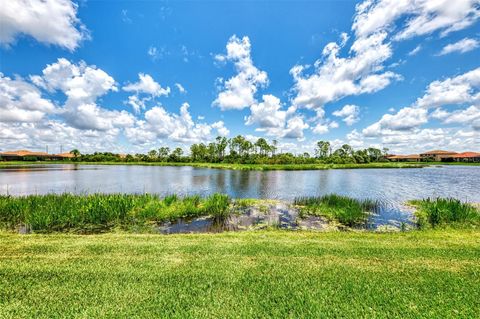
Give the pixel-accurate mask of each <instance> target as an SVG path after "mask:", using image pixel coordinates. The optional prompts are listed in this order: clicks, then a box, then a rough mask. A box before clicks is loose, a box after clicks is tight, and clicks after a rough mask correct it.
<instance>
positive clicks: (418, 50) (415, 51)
mask: <svg viewBox="0 0 480 319" xmlns="http://www.w3.org/2000/svg"><path fill="white" fill-rule="evenodd" d="M421 50H422V45H421V44H419V45H417V46H416V47H415V48H414V49H413V50H412V51H410V52H408V53H407V54H408V56H414V55H417V54H418V52H420V51H421Z"/></svg>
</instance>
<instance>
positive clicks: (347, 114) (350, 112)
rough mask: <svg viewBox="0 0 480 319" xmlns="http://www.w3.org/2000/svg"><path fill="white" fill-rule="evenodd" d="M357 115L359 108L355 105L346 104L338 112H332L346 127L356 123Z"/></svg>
mask: <svg viewBox="0 0 480 319" xmlns="http://www.w3.org/2000/svg"><path fill="white" fill-rule="evenodd" d="M359 114H360V108H359V107H358V106H357V105H353V104H347V105H345V106H344V107H343V108H341V109H340V110H337V111H335V112H333V115H334V116H338V117H342V118H343V119H342V121H344V122H345V123H346V124H347V125H348V126H350V125H353V124H354V123H356V122H358V120H359V117H358V115H359Z"/></svg>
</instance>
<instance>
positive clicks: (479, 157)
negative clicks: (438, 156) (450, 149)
mask: <svg viewBox="0 0 480 319" xmlns="http://www.w3.org/2000/svg"><path fill="white" fill-rule="evenodd" d="M452 160H454V161H455V162H480V153H475V152H463V153H458V154H455V155H452Z"/></svg>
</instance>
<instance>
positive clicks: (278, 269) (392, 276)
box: [0, 230, 480, 318]
mask: <svg viewBox="0 0 480 319" xmlns="http://www.w3.org/2000/svg"><path fill="white" fill-rule="evenodd" d="M0 243H1V247H2V248H5V249H2V251H1V252H0V317H1V318H31V317H40V318H42V317H43V318H51V317H111V318H114V317H115V318H118V317H152V316H159V317H178V318H188V317H190V318H198V317H225V318H234V317H282V318H284V317H295V318H298V317H317V318H318V317H320V318H321V317H325V318H327V317H329V318H331V317H377V318H387V317H390V318H391V317H402V318H431V317H442V318H458V317H464V318H473V317H475V316H477V314H478V313H479V312H480V306H479V304H478V297H479V296H480V233H479V232H478V231H474V230H442V231H422V232H410V233H396V234H366V233H322V234H319V233H311V232H280V231H262V232H244V233H224V234H198V235H175V236H158V235H132V234H123V233H121V234H103V235H91V236H76V235H63V234H58V235H57V234H55V235H27V236H21V235H15V234H6V233H2V235H0Z"/></svg>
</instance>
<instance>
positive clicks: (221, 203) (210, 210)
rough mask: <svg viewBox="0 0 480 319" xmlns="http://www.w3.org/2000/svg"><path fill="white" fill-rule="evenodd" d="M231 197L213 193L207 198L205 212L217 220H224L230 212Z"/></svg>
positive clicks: (204, 206)
mask: <svg viewBox="0 0 480 319" xmlns="http://www.w3.org/2000/svg"><path fill="white" fill-rule="evenodd" d="M229 205H230V198H229V197H228V195H225V194H218V193H216V194H213V195H211V196H209V197H207V198H206V199H205V202H204V203H203V208H204V210H205V212H206V213H207V214H208V215H210V216H212V217H214V218H215V219H217V220H224V219H225V218H226V217H227V216H228V214H229V209H228V207H229Z"/></svg>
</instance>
